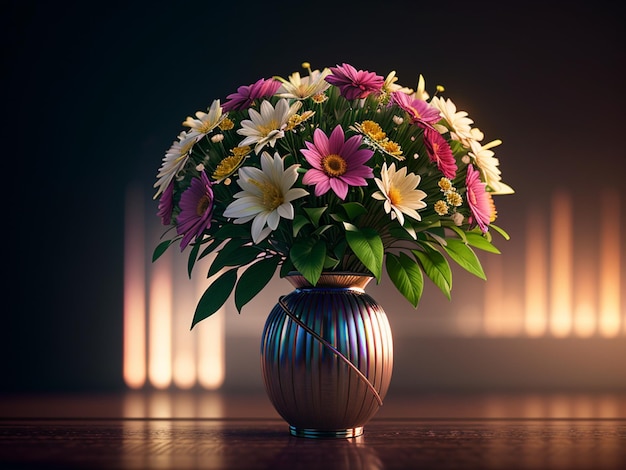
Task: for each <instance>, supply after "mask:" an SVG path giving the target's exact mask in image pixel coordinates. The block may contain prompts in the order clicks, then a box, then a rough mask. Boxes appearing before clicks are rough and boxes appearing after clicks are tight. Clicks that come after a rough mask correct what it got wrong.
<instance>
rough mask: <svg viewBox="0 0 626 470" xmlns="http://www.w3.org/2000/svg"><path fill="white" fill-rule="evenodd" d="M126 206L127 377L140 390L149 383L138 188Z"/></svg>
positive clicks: (129, 194) (130, 193)
mask: <svg viewBox="0 0 626 470" xmlns="http://www.w3.org/2000/svg"><path fill="white" fill-rule="evenodd" d="M125 207H126V211H125V217H124V218H125V220H124V230H125V233H124V332H123V335H124V342H123V347H124V352H123V376H124V382H125V383H126V385H127V386H128V387H130V388H132V389H138V388H141V387H143V386H144V384H145V382H146V273H145V255H144V250H145V247H144V243H145V233H144V219H143V214H144V207H143V197H142V195H141V191H139V190H138V188H136V187H129V188H128V190H127V192H126V204H125Z"/></svg>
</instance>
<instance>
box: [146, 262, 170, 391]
mask: <svg viewBox="0 0 626 470" xmlns="http://www.w3.org/2000/svg"><path fill="white" fill-rule="evenodd" d="M149 295H150V304H149V312H148V314H149V319H148V379H149V381H150V383H151V384H152V385H153V386H154V387H156V388H158V389H164V388H167V387H169V386H170V385H171V382H172V266H171V258H170V253H164V254H163V255H161V257H160V258H159V260H158V262H157V263H154V264H153V265H152V278H151V282H150V294H149Z"/></svg>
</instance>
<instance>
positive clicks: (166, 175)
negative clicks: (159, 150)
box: [154, 131, 196, 199]
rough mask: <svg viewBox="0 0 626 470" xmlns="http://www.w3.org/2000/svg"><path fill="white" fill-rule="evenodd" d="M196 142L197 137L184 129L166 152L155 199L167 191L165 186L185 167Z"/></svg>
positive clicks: (155, 184)
mask: <svg viewBox="0 0 626 470" xmlns="http://www.w3.org/2000/svg"><path fill="white" fill-rule="evenodd" d="M195 143H196V139H195V137H194V136H190V135H189V134H187V133H186V132H185V131H183V132H181V133H180V134H178V141H175V142H174V143H173V144H172V146H171V147H170V148H169V149H168V151H167V152H165V156H164V157H163V163H162V164H161V168H159V172H158V173H157V181H156V183H154V187H155V188H157V192H156V194H155V195H154V198H155V199H156V198H157V197H158V196H159V194H161V193H162V192H163V191H165V188H167V186H168V185H169V184H170V182H171V181H172V180H173V179H174V177H175V176H176V175H177V174H178V172H179V171H180V170H182V169H183V167H184V166H185V163H187V160H188V159H189V153H190V152H191V149H192V147H193V145H194V144H195Z"/></svg>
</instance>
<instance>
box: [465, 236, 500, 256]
mask: <svg viewBox="0 0 626 470" xmlns="http://www.w3.org/2000/svg"><path fill="white" fill-rule="evenodd" d="M466 236H467V244H468V245H471V246H473V247H475V248H478V249H479V250H483V251H488V252H489V253H495V254H497V255H499V254H500V250H498V249H497V248H496V247H495V246H493V245H492V244H491V243H490V242H489V240H487V239H486V238H485V237H483V236H482V235H481V234H479V233H475V232H467V234H466Z"/></svg>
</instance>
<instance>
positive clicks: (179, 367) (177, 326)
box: [172, 250, 197, 390]
mask: <svg viewBox="0 0 626 470" xmlns="http://www.w3.org/2000/svg"><path fill="white" fill-rule="evenodd" d="M179 251H180V250H179ZM186 254H187V253H173V258H174V259H173V261H174V262H173V268H172V269H173V272H174V273H179V275H177V276H175V277H174V285H173V287H174V292H173V296H174V304H173V312H172V314H173V318H172V328H173V330H172V339H173V342H174V344H173V349H172V361H173V363H172V365H173V370H172V378H173V381H174V385H175V386H176V387H177V388H179V389H181V390H187V389H190V388H192V387H193V386H194V385H196V381H197V371H196V368H197V360H196V348H195V346H196V341H195V340H196V337H197V335H196V334H194V332H190V331H189V327H190V325H191V320H192V318H193V312H194V310H195V307H196V300H197V299H196V296H195V289H194V285H193V282H191V281H190V280H189V277H188V276H186V275H184V274H183V275H180V273H185V272H187V256H186Z"/></svg>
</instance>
